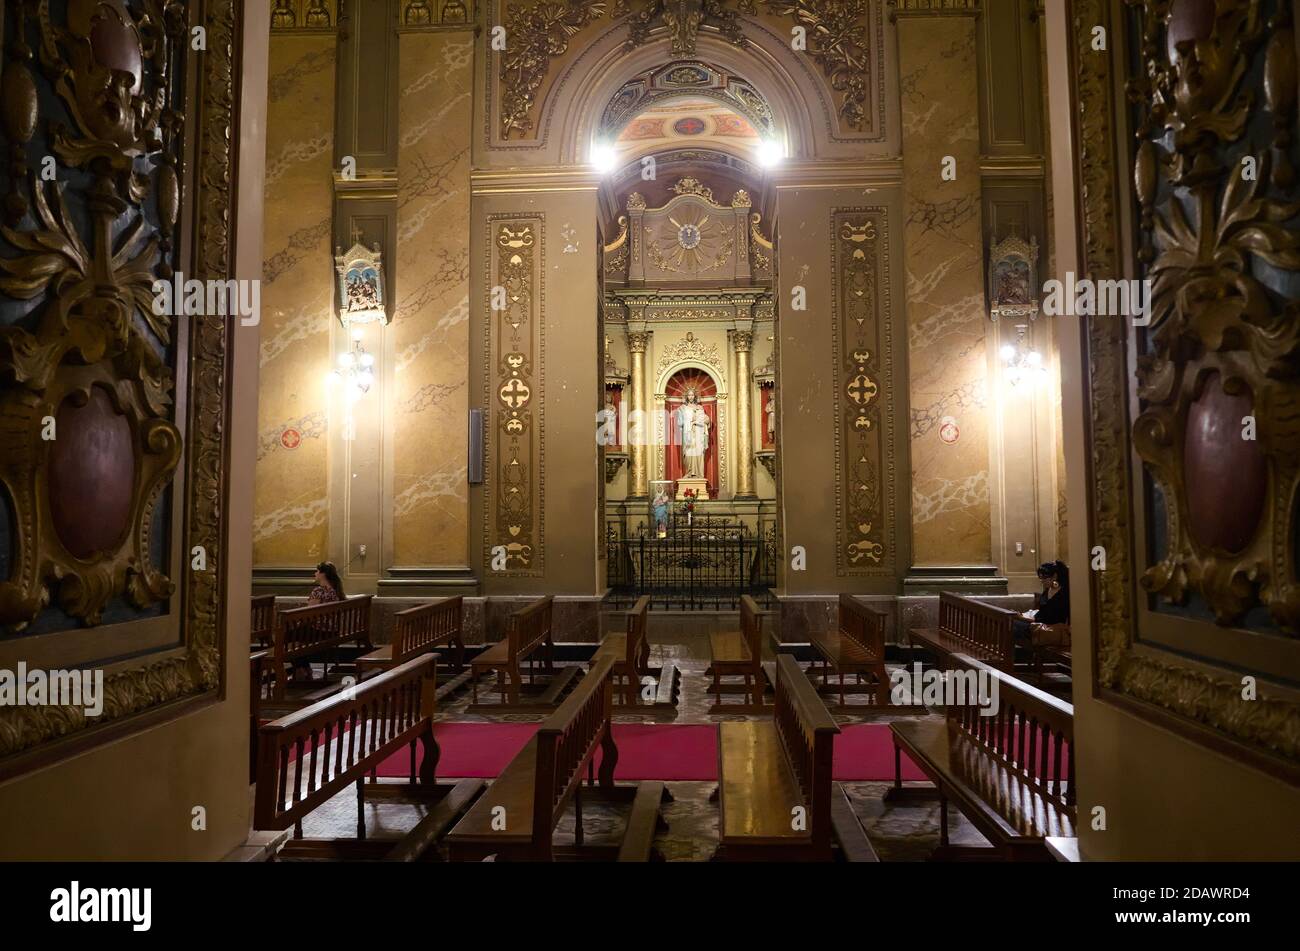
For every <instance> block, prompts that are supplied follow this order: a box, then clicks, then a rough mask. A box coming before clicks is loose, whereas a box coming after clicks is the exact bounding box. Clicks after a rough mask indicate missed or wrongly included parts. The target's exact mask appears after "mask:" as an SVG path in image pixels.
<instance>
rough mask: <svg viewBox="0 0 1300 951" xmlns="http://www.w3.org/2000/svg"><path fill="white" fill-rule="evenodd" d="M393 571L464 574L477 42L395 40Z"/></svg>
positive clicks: (435, 37)
mask: <svg viewBox="0 0 1300 951" xmlns="http://www.w3.org/2000/svg"><path fill="white" fill-rule="evenodd" d="M400 44H401V46H400V49H401V59H400V64H401V65H400V73H399V89H398V94H399V100H398V162H397V255H396V263H397V273H398V275H399V276H400V280H399V282H398V297H397V309H396V312H395V314H394V318H393V327H392V333H393V334H394V342H393V346H394V357H393V362H392V374H393V375H392V381H393V382H392V384H391V385H392V387H393V393H392V403H391V409H392V416H391V421H392V422H391V433H392V440H393V463H392V479H393V484H392V506H391V519H392V549H393V550H392V556H391V558H392V561H391V563H392V564H394V565H398V566H403V567H413V566H456V565H464V564H466V559H467V558H468V552H467V547H466V546H467V542H466V538H467V535H466V532H467V528H466V517H467V505H468V495H467V485H466V465H467V444H466V439H465V433H466V422H465V420H466V412H467V409H468V405H469V398H468V385H467V384H468V381H467V376H466V360H467V355H468V348H469V233H468V231H469V168H470V156H469V149H470V132H471V127H470V123H471V121H472V115H471V110H472V107H473V74H472V63H473V48H474V41H473V37H472V36H471V34H470V33H469V32H442V33H403V34H402V35H401V37H400Z"/></svg>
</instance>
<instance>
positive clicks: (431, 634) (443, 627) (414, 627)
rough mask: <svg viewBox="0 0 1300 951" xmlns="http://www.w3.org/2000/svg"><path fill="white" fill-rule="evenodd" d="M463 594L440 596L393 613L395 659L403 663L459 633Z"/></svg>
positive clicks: (397, 662)
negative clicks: (450, 596) (451, 596)
mask: <svg viewBox="0 0 1300 951" xmlns="http://www.w3.org/2000/svg"><path fill="white" fill-rule="evenodd" d="M462 606H463V603H462V598H461V596H460V595H456V596H455V597H453V598H439V599H438V600H437V601H431V602H430V603H428V604H421V605H417V606H416V607H413V608H407V609H406V610H405V611H398V612H397V613H396V614H394V615H393V621H394V627H393V662H394V663H395V664H403V663H405V662H406V661H408V660H410V659H411V658H412V657H416V656H418V655H419V654H422V653H424V652H425V651H427V650H428V649H429V648H430V647H432V646H434V645H436V644H441V643H442V642H444V641H446V640H449V639H451V638H452V637H455V636H456V635H458V634H460V630H461V627H460V625H461V608H462Z"/></svg>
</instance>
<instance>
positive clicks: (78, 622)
mask: <svg viewBox="0 0 1300 951" xmlns="http://www.w3.org/2000/svg"><path fill="white" fill-rule="evenodd" d="M0 10H3V14H4V30H3V34H2V35H3V38H4V87H3V102H4V109H3V132H4V143H5V146H6V152H7V153H8V154H9V156H10V171H11V174H10V176H9V177H8V179H7V182H6V186H7V192H6V194H5V196H4V206H3V211H4V222H3V226H0V244H3V246H4V253H3V254H0V294H2V295H3V299H0V482H2V483H3V485H4V489H5V494H6V499H5V503H6V505H7V512H6V519H7V524H8V534H9V543H10V547H11V551H12V555H13V557H12V559H11V561H10V570H9V573H8V576H7V577H5V578H3V579H0V669H4V670H9V671H14V670H16V669H17V665H18V663H20V662H23V661H24V659H25V658H26V657H27V656H28V650H29V645H30V644H32V643H33V642H34V641H36V640H39V641H40V642H41V645H42V646H41V655H40V656H41V657H42V664H41V666H42V667H54V668H57V669H75V668H100V669H103V670H104V672H105V676H104V694H103V711H102V713H101V714H100V715H99V716H97V717H93V718H92V717H88V716H87V715H86V711H85V708H84V707H80V706H70V705H69V706H62V705H57V704H54V703H48V704H45V705H39V706H11V705H6V706H4V707H0V778H4V777H6V776H10V775H14V774H17V773H20V772H24V771H26V770H28V769H31V768H35V767H37V766H39V765H43V764H45V763H48V762H50V761H52V760H54V759H58V758H60V757H62V756H64V755H69V754H70V753H71V752H72V751H74V750H77V749H83V748H85V747H87V746H90V745H94V744H96V743H99V742H104V741H106V740H108V739H110V738H113V737H115V736H120V735H122V734H123V733H126V732H129V731H132V730H135V729H141V728H143V727H144V726H145V725H146V724H148V723H152V722H156V721H157V720H159V719H162V718H164V717H167V716H171V715H175V714H176V713H178V712H180V711H182V710H184V709H185V708H186V707H187V706H188V705H189V704H190V703H193V702H201V701H202V700H204V699H205V698H208V697H215V696H216V695H217V694H218V692H219V690H220V687H221V683H220V680H221V671H222V669H223V665H222V662H221V657H222V650H223V642H222V637H221V631H222V629H223V625H222V623H221V618H222V607H221V604H220V601H219V591H220V590H221V589H222V581H223V577H222V573H223V570H224V552H223V546H222V539H223V537H224V518H225V515H224V513H225V509H226V507H225V495H226V485H227V477H228V474H227V472H226V468H225V466H226V463H225V459H226V446H225V437H226V433H227V431H228V428H229V422H228V418H227V400H228V393H227V376H228V366H227V363H228V354H229V335H230V334H231V333H232V332H233V330H232V328H233V327H235V326H237V323H238V322H237V321H233V320H231V319H230V318H229V317H226V316H222V315H220V314H213V315H211V316H204V315H202V314H200V315H196V316H189V317H180V316H177V315H176V311H175V308H170V309H169V308H168V307H159V306H157V305H156V294H155V290H156V289H155V281H164V282H171V281H173V280H174V279H175V280H177V281H179V280H181V278H182V275H183V278H184V280H192V279H196V280H200V281H204V280H209V279H220V280H225V279H227V278H229V277H230V267H231V257H230V255H231V231H230V225H231V212H230V209H231V207H232V206H233V203H234V195H233V163H234V157H233V152H232V143H233V139H234V104H235V102H236V98H237V94H238V83H237V81H236V75H235V68H234V63H235V52H236V50H237V48H238V36H239V33H240V27H239V22H238V21H239V18H240V12H239V11H240V6H239V5H237V4H235V3H234V2H232V0H205V2H200V3H190V4H185V3H180V2H176V0H68V2H67V3H66V4H52V3H50V2H48V0H28V2H26V3H9V4H5V5H3V6H0ZM196 26H202V27H203V28H204V31H205V40H206V42H205V46H206V49H205V51H204V52H203V53H202V55H201V56H199V58H198V61H197V62H198V66H197V69H190V68H189V66H190V57H192V56H194V55H195V54H194V53H193V52H192V46H191V37H192V35H193V34H192V32H191V31H192V28H193V27H196ZM56 102H57V104H58V105H57V107H56V106H55V105H54V103H56ZM182 234H187V235H190V236H192V238H191V239H190V240H187V241H182V240H181V235H182ZM169 490H170V491H169ZM155 516H158V517H157V518H156V517H155ZM198 548H201V549H202V550H203V559H202V566H201V567H200V568H198V569H192V568H191V558H190V556H189V554H188V553H189V552H191V551H192V550H194V549H198ZM159 611H161V612H162V615H159ZM160 617H161V620H158V619H159V618H160ZM150 618H152V619H153V620H152V621H149V620H147V619H150ZM148 623H156V624H162V625H163V626H164V627H165V629H166V633H165V636H164V637H163V638H162V639H161V641H159V640H158V639H155V641H154V642H151V643H149V644H146V645H143V646H139V647H138V649H136V648H134V647H132V646H131V645H135V644H136V642H135V641H133V640H132V637H134V636H135V635H134V632H135V631H136V630H138V629H139V628H140V627H141V626H144V625H146V624H148ZM33 631H36V632H37V634H39V637H37V636H35V635H33V634H32V632H33ZM101 632H102V633H101ZM124 653H128V654H130V655H131V659H129V660H125V661H118V660H112V658H117V657H120V656H122V655H123V654H124ZM46 661H53V662H54V663H46Z"/></svg>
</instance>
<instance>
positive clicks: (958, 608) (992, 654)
mask: <svg viewBox="0 0 1300 951" xmlns="http://www.w3.org/2000/svg"><path fill="white" fill-rule="evenodd" d="M1018 617H1020V615H1018V614H1017V613H1016V612H1015V611H1008V610H1007V609H1006V608H999V607H995V606H994V605H992V604H985V603H984V602H983V601H976V600H975V599H974V598H966V597H962V596H961V595H957V594H951V593H949V592H947V591H944V592H942V593H941V594H940V595H939V626H938V627H937V628H913V629H911V630H910V631H908V632H907V636H908V639H909V640H910V641H911V642H912V643H913V644H919V645H921V646H922V647H924V648H926V649H927V650H929V651H930V652H931V653H933V654H934V655H935V656H936V657H937V658H938V661H939V664H940V666H947V662H948V658H950V657H951V656H952V655H953V654H965V655H967V656H969V657H974V658H975V659H976V660H980V661H983V662H984V663H986V664H991V665H992V666H994V667H996V668H998V669H999V670H1003V671H1006V672H1007V673H1012V672H1014V671H1015V660H1016V649H1015V639H1014V638H1013V636H1012V633H1011V632H1012V627H1011V625H1012V622H1013V621H1015V620H1016V618H1018Z"/></svg>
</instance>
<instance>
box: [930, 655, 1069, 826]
mask: <svg viewBox="0 0 1300 951" xmlns="http://www.w3.org/2000/svg"><path fill="white" fill-rule="evenodd" d="M962 671H973V672H975V673H976V674H977V675H978V674H985V675H987V676H988V677H990V678H991V679H992V680H996V681H997V688H996V689H997V698H998V707H997V713H996V714H995V715H993V716H982V715H981V713H980V710H981V706H980V700H981V698H980V697H979V696H978V692H977V691H975V690H973V689H967V690H966V691H965V696H964V698H962V697H957V698H956V699H959V700H962V701H963V702H959V703H951V704H949V705H948V708H947V716H948V726H949V729H950V730H952V731H955V732H960V733H962V734H964V735H965V736H966V737H967V738H968V739H969V740H970V741H971V742H973V743H975V744H977V745H978V746H979V747H981V748H982V749H983V751H984V752H985V753H987V754H988V755H989V756H991V757H993V758H994V759H996V760H997V761H998V762H1000V763H1002V764H1003V765H1004V766H1006V767H1007V768H1009V769H1012V770H1014V771H1015V772H1017V773H1019V774H1020V777H1021V779H1022V780H1023V781H1024V782H1025V783H1026V784H1027V785H1029V786H1030V787H1031V788H1033V789H1034V790H1035V791H1036V792H1037V793H1038V794H1039V795H1041V796H1042V797H1043V798H1044V799H1048V800H1051V801H1053V802H1055V803H1056V805H1057V807H1058V808H1060V809H1062V810H1064V811H1065V812H1066V813H1068V814H1069V815H1070V816H1071V817H1072V818H1073V817H1074V815H1075V788H1074V706H1073V705H1072V704H1069V703H1066V702H1065V701H1064V700H1061V699H1059V698H1057V697H1053V696H1052V695H1051V694H1049V693H1045V692H1044V691H1042V690H1039V689H1038V688H1037V687H1034V686H1031V685H1030V684H1027V683H1025V682H1024V681H1023V680H1019V679H1017V678H1015V677H1013V676H1012V675H1010V674H1008V673H1006V672H1005V671H1001V670H998V669H997V668H995V667H991V666H989V665H988V664H985V663H982V662H981V661H979V660H977V659H975V658H974V657H968V656H967V655H965V654H954V655H952V668H951V670H950V675H951V674H952V673H957V672H962ZM949 699H953V698H952V697H950V698H949Z"/></svg>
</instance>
